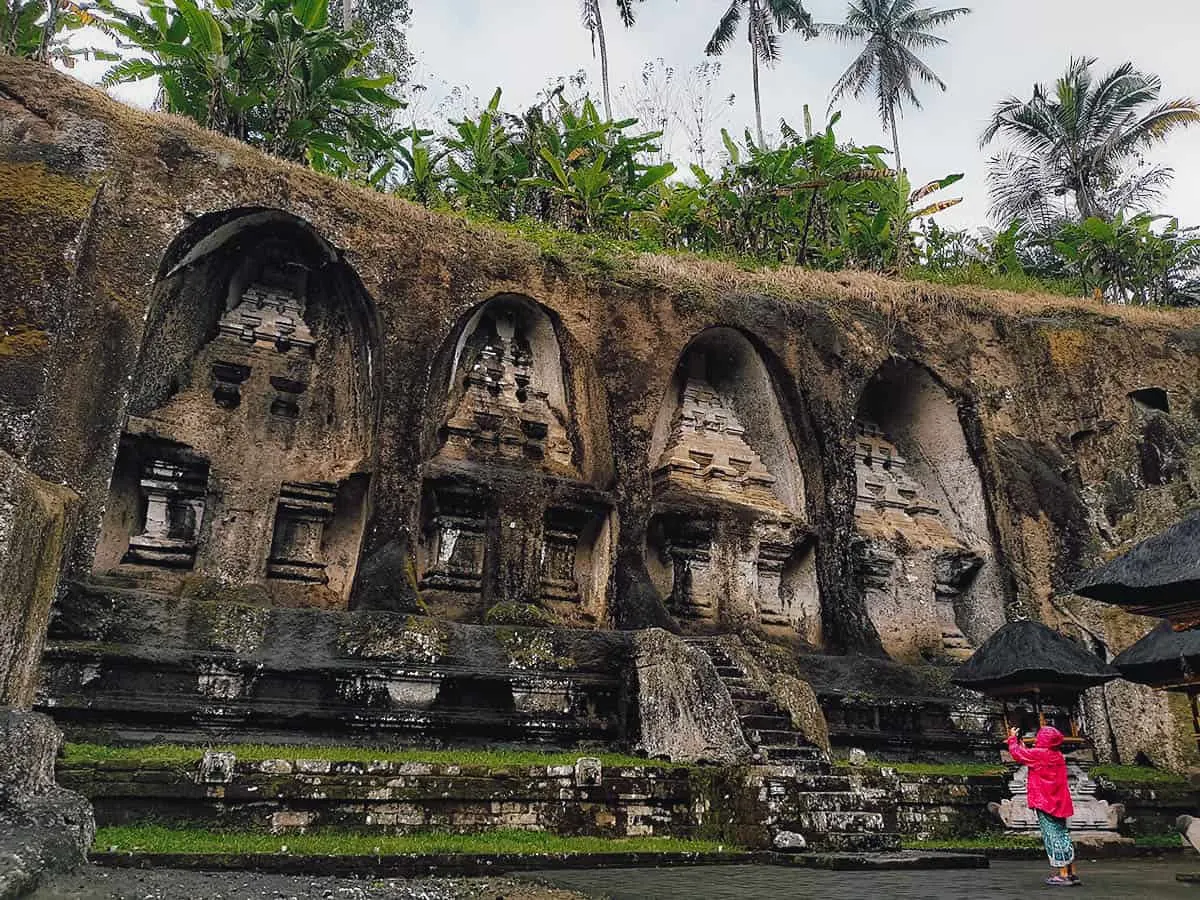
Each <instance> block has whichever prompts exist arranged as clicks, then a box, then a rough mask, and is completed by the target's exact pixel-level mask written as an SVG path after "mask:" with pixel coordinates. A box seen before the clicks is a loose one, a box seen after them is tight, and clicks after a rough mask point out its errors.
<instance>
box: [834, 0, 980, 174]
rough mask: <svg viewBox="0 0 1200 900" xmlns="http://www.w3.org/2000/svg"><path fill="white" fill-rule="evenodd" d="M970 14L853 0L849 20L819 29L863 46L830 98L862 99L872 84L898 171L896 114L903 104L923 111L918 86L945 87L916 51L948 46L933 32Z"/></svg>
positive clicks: (911, 3)
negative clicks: (909, 104) (888, 134)
mask: <svg viewBox="0 0 1200 900" xmlns="http://www.w3.org/2000/svg"><path fill="white" fill-rule="evenodd" d="M969 12H970V10H969V9H966V8H965V7H958V8H955V9H932V8H926V7H919V6H917V3H916V2H915V0H851V3H850V7H849V9H848V10H847V11H846V21H845V22H843V23H841V24H838V25H819V26H817V28H818V30H819V31H820V32H821V33H822V34H828V35H831V36H832V37H834V38H835V39H837V40H840V41H847V42H850V43H858V42H862V43H863V44H864V46H863V49H862V52H861V53H859V55H858V56H857V57H856V58H855V59H854V61H853V62H852V63H850V67H849V68H848V69H846V71H845V72H843V73H842V76H841V77H840V78H839V79H838V80H837V83H836V84H834V86H833V91H832V99H833V101H834V102H837V101H838V100H840V99H841V98H842V97H844V96H846V95H850V96H853V97H856V98H857V97H861V96H862V94H863V93H864V92H865V91H866V90H867V88H868V87H869V86H870V85H871V83H872V82H874V84H875V97H876V99H877V101H878V102H879V118H880V121H882V122H883V124H884V126H885V127H888V128H890V129H891V132H892V144H893V150H894V152H895V159H894V160H893V162H894V163H895V166H896V168H897V169H902V168H903V166H902V165H901V162H900V140H899V138H898V137H897V134H896V110H897V109H899V108H900V107H901V106H902V105H903V104H904V103H905V102H908V103H911V104H912V105H913V106H915V107H916V108H917V109H920V108H921V101H920V98H918V97H917V92H916V88H915V87H914V83H915V82H918V81H919V82H924V83H925V84H928V85H931V86H933V87H937V88H940V89H941V90H943V91H944V90H946V85H945V83H944V82H943V81H942V79H941V78H939V77H938V76H937V74H936V73H935V72H934V71H933V70H932V69H931V68H929V66H927V65H926V64H925V63H924V62H923V61H922V60H921V59H920V57H918V56H917V51H918V50H924V49H928V48H929V47H937V46H940V45H942V44H945V43H946V40H945V38H942V37H939V36H938V35H936V34H934V33H933V32H934V30H935V29H937V28H939V27H940V26H942V25H947V24H949V23H950V22H953V21H954V20H955V19H957V18H958V17H959V16H965V15H966V14H967V13H969Z"/></svg>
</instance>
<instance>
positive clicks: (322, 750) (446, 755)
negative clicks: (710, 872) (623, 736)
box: [62, 744, 676, 769]
mask: <svg viewBox="0 0 1200 900" xmlns="http://www.w3.org/2000/svg"><path fill="white" fill-rule="evenodd" d="M206 750H216V751H222V752H227V753H233V754H235V755H236V756H237V758H238V759H239V760H245V761H247V762H261V761H263V760H267V759H316V760H324V761H328V762H357V763H363V764H366V763H370V762H390V763H428V764H431V765H452V766H471V767H481V768H494V769H501V768H512V767H516V766H573V765H575V761H576V760H577V759H579V758H580V757H582V756H594V757H596V758H598V759H599V760H600V762H601V763H602V764H603V765H604V766H606V767H627V766H653V767H656V768H675V767H676V764H674V763H669V762H666V761H663V760H656V759H644V758H642V757H638V756H629V755H626V754H620V753H592V752H590V751H587V750H572V751H569V752H565V751H558V752H542V751H537V750H504V749H486V750H470V749H451V750H427V749H421V748H416V747H414V748H401V749H381V748H375V747H311V746H298V745H291V744H221V745H214V746H209V747H204V746H189V745H184V744H144V745H140V746H133V747H112V746H108V745H104V744H67V745H66V746H65V747H64V748H63V758H62V762H63V764H65V765H67V766H86V765H96V764H99V763H106V762H120V763H134V764H137V765H145V766H153V765H191V764H194V763H196V762H199V760H200V759H201V757H203V756H204V753H205V751H206Z"/></svg>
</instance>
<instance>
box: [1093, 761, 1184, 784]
mask: <svg viewBox="0 0 1200 900" xmlns="http://www.w3.org/2000/svg"><path fill="white" fill-rule="evenodd" d="M1090 774H1091V775H1092V777H1093V778H1107V779H1108V780H1109V781H1114V782H1117V783H1119V784H1187V779H1186V778H1184V777H1183V776H1182V775H1176V774H1175V773H1174V772H1166V771H1163V770H1162V769H1152V768H1150V767H1149V766H1108V765H1105V766H1093V767H1092V769H1091V772H1090Z"/></svg>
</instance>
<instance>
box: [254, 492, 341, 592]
mask: <svg viewBox="0 0 1200 900" xmlns="http://www.w3.org/2000/svg"><path fill="white" fill-rule="evenodd" d="M336 498H337V485H334V484H326V483H324V482H316V483H312V484H301V483H298V482H292V481H289V482H284V484H283V486H282V487H281V488H280V491H279V502H278V504H277V506H276V511H275V532H274V534H273V535H272V538H271V556H270V558H268V560H267V575H268V576H269V577H271V578H287V579H291V580H293V581H309V582H313V583H316V584H324V583H325V581H326V580H327V579H326V577H325V563H324V561H323V560H322V557H321V553H322V551H321V538H322V536H323V534H324V531H325V525H326V523H327V522H329V521H330V520H331V519H332V518H333V505H334V501H335V499H336Z"/></svg>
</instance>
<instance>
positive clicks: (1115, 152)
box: [982, 58, 1200, 232]
mask: <svg viewBox="0 0 1200 900" xmlns="http://www.w3.org/2000/svg"><path fill="white" fill-rule="evenodd" d="M1095 63H1096V60H1095V59H1093V58H1081V59H1072V60H1071V62H1070V65H1069V66H1068V67H1067V71H1066V72H1065V73H1064V74H1063V75H1062V77H1060V78H1059V79H1058V81H1057V82H1056V83H1055V84H1053V85H1044V84H1036V85H1034V87H1033V96H1032V97H1031V98H1030V99H1028V100H1024V99H1021V98H1019V97H1008V98H1007V99H1005V100H1003V101H1001V103H1000V104H999V105H998V106H997V107H996V109H995V111H994V112H993V114H992V119H991V121H990V122H989V124H988V126H987V128H986V129H985V130H984V132H983V137H982V143H983V144H985V145H986V144H988V143H990V142H991V141H992V140H993V139H994V138H996V137H998V136H1001V135H1003V136H1004V137H1007V138H1008V139H1009V140H1010V141H1011V144H1012V146H1011V148H1009V149H1006V150H1004V151H1002V152H1001V153H1000V154H998V155H997V156H995V157H993V158H992V160H991V163H990V172H989V178H990V180H991V195H992V212H993V215H995V216H996V217H997V218H998V219H1000V220H1001V221H1005V222H1009V221H1012V220H1014V219H1022V220H1024V221H1025V222H1027V223H1028V224H1029V226H1030V227H1031V228H1032V229H1033V230H1035V231H1038V232H1045V231H1048V230H1050V229H1052V228H1053V227H1054V226H1055V225H1056V224H1057V223H1059V222H1060V221H1061V220H1062V219H1063V218H1067V219H1074V220H1075V221H1082V220H1084V219H1088V218H1093V217H1096V218H1111V217H1112V216H1113V215H1115V214H1116V213H1118V212H1129V211H1131V210H1139V209H1144V208H1145V203H1146V202H1147V201H1148V200H1151V199H1155V198H1156V197H1157V195H1158V193H1159V191H1160V190H1161V189H1162V187H1163V186H1164V185H1165V184H1166V183H1167V182H1168V181H1169V179H1170V171H1169V170H1167V169H1162V168H1149V169H1145V168H1143V169H1142V170H1141V171H1133V168H1134V167H1136V166H1137V165H1138V164H1139V163H1140V161H1141V156H1140V154H1141V152H1142V151H1144V150H1145V149H1146V148H1148V147H1151V146H1153V145H1154V144H1157V143H1159V142H1161V141H1163V140H1164V139H1165V138H1166V137H1167V135H1169V134H1170V133H1171V132H1173V131H1175V130H1176V129H1179V128H1184V127H1187V126H1189V125H1193V124H1196V123H1197V122H1200V104H1197V102H1196V101H1194V100H1191V99H1186V98H1185V99H1179V100H1171V101H1167V102H1163V103H1160V102H1159V100H1158V98H1159V93H1160V91H1161V89H1162V82H1161V81H1160V79H1159V78H1158V76H1157V75H1151V74H1147V73H1144V72H1139V71H1138V70H1137V69H1135V68H1134V67H1133V64H1132V63H1124V64H1123V65H1121V66H1118V67H1117V68H1116V69H1114V70H1113V71H1112V72H1109V73H1108V74H1107V75H1105V76H1104V77H1102V78H1100V79H1097V78H1095V76H1094V74H1093V72H1092V66H1093V65H1095ZM1068 203H1070V204H1071V206H1068V205H1066V204H1068ZM1072 207H1073V208H1072Z"/></svg>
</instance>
